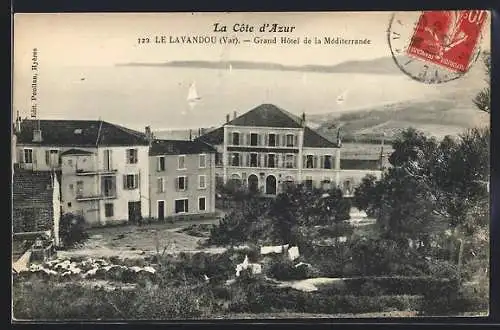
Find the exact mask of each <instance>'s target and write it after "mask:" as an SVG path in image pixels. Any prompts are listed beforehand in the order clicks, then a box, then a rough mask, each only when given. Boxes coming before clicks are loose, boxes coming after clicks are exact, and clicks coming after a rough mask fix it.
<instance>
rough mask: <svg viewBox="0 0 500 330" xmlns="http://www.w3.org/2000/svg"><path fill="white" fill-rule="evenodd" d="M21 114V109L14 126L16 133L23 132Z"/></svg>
mask: <svg viewBox="0 0 500 330" xmlns="http://www.w3.org/2000/svg"><path fill="white" fill-rule="evenodd" d="M21 121H22V119H21V116H19V111H18V112H17V116H16V124H15V126H14V132H15V133H20V132H21Z"/></svg>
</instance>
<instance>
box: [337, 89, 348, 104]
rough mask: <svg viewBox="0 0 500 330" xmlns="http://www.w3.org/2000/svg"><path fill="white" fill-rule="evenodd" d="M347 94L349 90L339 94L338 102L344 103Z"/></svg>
mask: <svg viewBox="0 0 500 330" xmlns="http://www.w3.org/2000/svg"><path fill="white" fill-rule="evenodd" d="M346 96H347V91H345V92H343V93H342V94H340V95H339V96H337V104H342V103H344V101H345V98H346Z"/></svg>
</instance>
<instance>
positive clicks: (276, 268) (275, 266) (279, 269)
mask: <svg viewBox="0 0 500 330" xmlns="http://www.w3.org/2000/svg"><path fill="white" fill-rule="evenodd" d="M307 270H308V269H307V267H295V266H294V264H293V263H292V262H291V261H289V260H276V261H274V262H273V263H272V264H271V267H270V268H269V274H268V276H270V277H272V278H275V279H277V280H279V281H289V280H302V279H306V278H307Z"/></svg>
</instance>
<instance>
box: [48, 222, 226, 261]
mask: <svg viewBox="0 0 500 330" xmlns="http://www.w3.org/2000/svg"><path fill="white" fill-rule="evenodd" d="M214 223H218V219H209V220H198V221H183V222H177V223H174V224H170V223H166V224H152V225H145V226H132V225H129V226H120V227H107V228H94V229H91V230H90V231H89V235H90V237H89V239H88V240H87V241H86V242H85V243H84V244H83V246H81V247H79V248H75V249H71V250H67V251H59V252H58V255H59V256H60V257H68V258H71V257H90V258H109V257H113V256H115V257H118V258H121V259H125V258H127V259H136V258H144V257H145V256H147V255H152V254H156V253H157V250H159V252H160V253H161V252H163V250H164V249H165V253H178V252H198V251H201V249H199V243H200V242H202V241H204V240H205V238H200V237H194V236H190V235H187V234H184V233H182V232H178V231H179V230H181V229H182V228H185V227H188V226H190V225H193V224H214ZM203 251H207V252H212V253H221V251H222V252H223V251H224V249H221V248H211V249H203Z"/></svg>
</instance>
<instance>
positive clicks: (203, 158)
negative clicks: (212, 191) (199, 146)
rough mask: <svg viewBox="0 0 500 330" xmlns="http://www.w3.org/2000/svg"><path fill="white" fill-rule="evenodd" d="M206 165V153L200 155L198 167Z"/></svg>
mask: <svg viewBox="0 0 500 330" xmlns="http://www.w3.org/2000/svg"><path fill="white" fill-rule="evenodd" d="M205 167H207V155H200V168H205Z"/></svg>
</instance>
